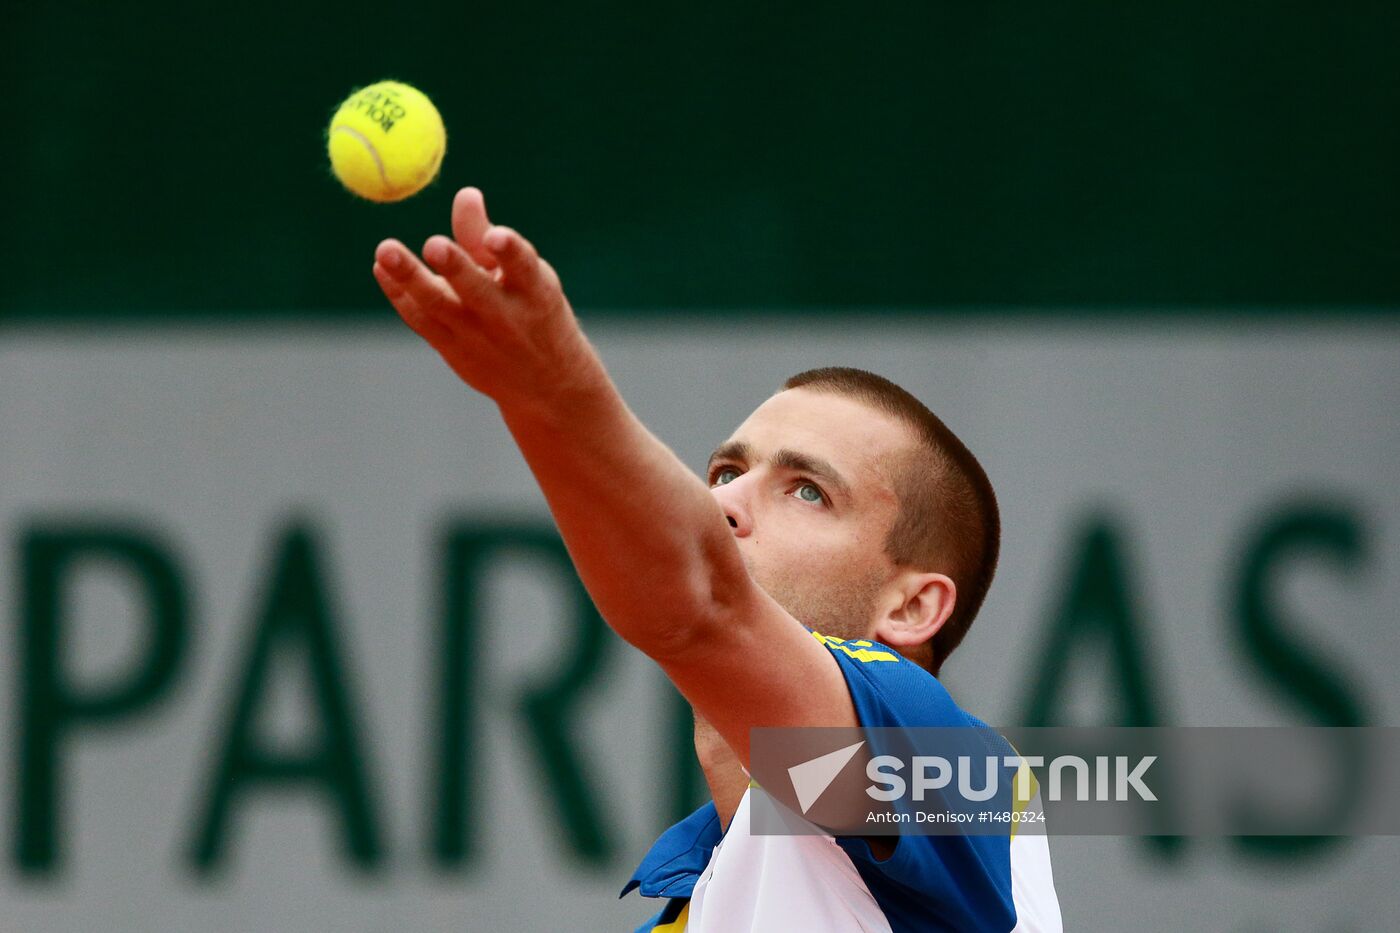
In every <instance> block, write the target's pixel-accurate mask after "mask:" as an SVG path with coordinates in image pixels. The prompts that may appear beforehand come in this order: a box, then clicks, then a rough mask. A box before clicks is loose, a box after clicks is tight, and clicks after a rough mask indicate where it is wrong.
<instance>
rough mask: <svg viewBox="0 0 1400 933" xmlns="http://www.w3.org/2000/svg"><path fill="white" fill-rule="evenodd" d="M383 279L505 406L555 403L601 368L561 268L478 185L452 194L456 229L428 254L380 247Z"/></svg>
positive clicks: (457, 364) (419, 325) (407, 315)
mask: <svg viewBox="0 0 1400 933" xmlns="http://www.w3.org/2000/svg"><path fill="white" fill-rule="evenodd" d="M374 260H375V262H374V277H375V279H376V281H378V282H379V287H380V288H381V289H382V290H383V292H384V295H385V297H387V298H388V299H389V302H390V303H391V304H392V305H393V306H394V309H395V310H396V311H398V313H399V316H400V317H402V318H403V319H404V321H405V322H406V323H407V324H408V326H409V327H411V328H413V329H414V330H415V331H417V332H418V334H419V336H421V337H422V338H423V339H424V340H426V341H427V342H428V343H429V344H431V345H432V347H433V348H434V349H435V350H437V351H438V353H439V354H441V355H442V358H443V359H444V360H446V361H447V363H448V365H450V366H451V367H452V368H453V370H455V371H456V372H457V374H458V375H459V376H461V377H462V379H463V380H465V381H466V382H467V384H468V385H470V386H472V388H474V389H476V390H478V391H480V392H482V393H485V394H486V395H488V396H490V397H491V398H493V399H494V400H495V401H496V402H497V403H498V404H500V405H501V406H502V407H510V406H527V407H537V406H540V405H545V406H548V405H550V404H552V403H553V402H554V401H555V400H556V399H558V398H559V397H560V396H562V395H564V394H567V393H568V392H569V391H570V390H571V389H575V388H577V387H579V386H582V385H586V384H587V383H588V381H589V380H591V379H594V378H596V376H597V374H598V373H599V372H601V364H599V363H598V361H597V356H596V354H594V353H593V351H592V348H590V347H589V346H588V341H587V340H586V339H585V338H584V336H583V332H582V331H581V330H580V329H579V326H578V322H577V320H576V319H575V317H574V312H573V309H572V308H571V307H570V306H569V302H568V300H567V299H566V298H565V297H564V291H563V288H562V287H561V285H560V282H559V276H558V274H557V273H555V271H554V269H553V267H551V266H550V264H549V263H547V262H545V261H544V260H543V259H541V258H540V256H539V253H537V252H536V251H535V247H534V246H532V245H531V244H530V241H529V240H526V239H525V238H524V237H523V236H521V235H520V234H519V233H517V232H516V231H514V230H512V229H510V228H509V227H498V226H493V225H492V224H491V222H490V221H489V220H487V218H486V204H485V200H484V199H483V197H482V194H481V192H480V191H479V190H477V189H476V188H463V189H462V190H461V191H459V192H457V196H456V198H454V199H453V202H452V237H451V238H448V237H446V236H440V235H439V236H433V237H430V238H429V239H428V241H427V242H426V243H425V244H424V245H423V258H422V260H420V259H419V258H418V257H417V256H416V255H414V254H413V252H412V251H411V250H409V249H408V248H407V247H406V246H404V245H403V244H402V243H400V242H399V241H398V240H392V239H391V240H385V241H384V242H382V243H380V244H379V246H378V248H377V249H375V251H374Z"/></svg>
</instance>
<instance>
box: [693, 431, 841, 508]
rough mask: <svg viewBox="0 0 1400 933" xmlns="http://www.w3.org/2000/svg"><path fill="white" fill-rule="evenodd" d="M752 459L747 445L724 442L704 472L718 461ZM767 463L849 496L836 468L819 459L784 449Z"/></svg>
mask: <svg viewBox="0 0 1400 933" xmlns="http://www.w3.org/2000/svg"><path fill="white" fill-rule="evenodd" d="M753 459H754V457H753V448H752V447H750V446H749V445H748V444H746V443H744V442H743V441H725V442H724V443H723V444H720V445H719V446H718V447H716V448H715V452H714V453H712V454H710V462H709V467H708V468H707V470H706V472H709V470H711V469H713V468H714V465H715V464H716V463H717V462H720V461H725V460H733V461H735V462H738V463H749V462H751V461H752V460H753ZM769 462H771V463H772V464H773V466H775V467H781V468H783V469H787V470H792V471H793V472H794V473H806V474H808V475H809V476H813V477H816V478H817V479H820V480H822V481H824V482H825V483H826V484H827V485H829V486H831V487H832V488H833V489H834V490H835V491H836V492H838V493H840V494H841V495H843V496H845V497H847V498H849V497H850V495H851V487H850V486H849V485H848V484H847V483H846V481H845V480H844V479H843V478H842V477H841V474H840V473H839V472H838V471H837V469H836V467H834V466H832V465H831V464H830V463H828V462H827V461H825V460H823V459H822V458H820V457H814V456H812V455H811V454H804V453H802V452H801V451H798V450H792V449H791V448H788V447H784V448H782V449H781V450H779V451H777V452H776V453H775V454H773V456H772V458H771V459H770V461H769Z"/></svg>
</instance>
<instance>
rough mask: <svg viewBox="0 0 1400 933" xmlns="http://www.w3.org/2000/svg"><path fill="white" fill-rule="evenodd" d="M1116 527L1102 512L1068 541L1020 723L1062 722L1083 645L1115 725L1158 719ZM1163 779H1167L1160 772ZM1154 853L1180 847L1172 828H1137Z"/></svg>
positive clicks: (1136, 600)
mask: <svg viewBox="0 0 1400 933" xmlns="http://www.w3.org/2000/svg"><path fill="white" fill-rule="evenodd" d="M1124 539H1125V535H1124V533H1123V532H1122V531H1121V530H1120V529H1119V528H1118V527H1117V526H1116V525H1115V523H1114V522H1113V521H1112V520H1111V519H1110V518H1108V517H1106V516H1094V517H1092V518H1090V519H1089V520H1088V521H1087V522H1085V524H1084V525H1083V528H1082V530H1081V531H1080V532H1079V534H1078V535H1077V536H1076V538H1075V544H1073V545H1071V550H1070V553H1071V554H1072V555H1074V556H1073V557H1072V560H1073V563H1072V564H1071V569H1070V575H1069V580H1068V582H1067V584H1066V586H1065V590H1064V595H1063V596H1062V597H1061V598H1060V602H1059V604H1058V607H1057V608H1056V610H1055V613H1054V615H1053V616H1052V617H1051V619H1050V623H1049V625H1048V626H1047V628H1048V634H1047V635H1046V638H1045V643H1044V644H1045V647H1044V650H1042V651H1041V652H1039V653H1038V654H1036V655H1034V657H1035V658H1036V662H1035V670H1033V671H1032V672H1031V674H1030V682H1031V684H1032V686H1031V692H1030V696H1029V698H1028V701H1027V703H1026V707H1025V713H1024V715H1023V718H1022V722H1023V723H1024V724H1025V725H1027V726H1052V725H1069V723H1067V722H1061V721H1058V720H1060V712H1061V704H1062V703H1063V702H1064V694H1065V690H1066V688H1067V687H1068V686H1069V684H1070V680H1069V673H1070V662H1071V660H1072V659H1073V658H1074V657H1075V656H1076V655H1077V654H1079V653H1080V651H1081V650H1082V649H1085V648H1104V649H1106V651H1105V652H1104V653H1103V654H1101V655H1096V656H1099V657H1105V658H1106V659H1107V664H1106V665H1105V667H1104V675H1105V676H1106V677H1108V678H1110V681H1111V684H1112V686H1113V687H1115V688H1116V692H1117V694H1118V696H1119V697H1120V702H1121V711H1120V713H1119V718H1118V721H1117V722H1114V723H1111V724H1112V725H1118V726H1160V725H1163V724H1164V723H1163V721H1162V712H1161V710H1162V701H1161V698H1160V696H1159V694H1158V692H1157V689H1156V685H1155V684H1154V683H1153V681H1152V676H1151V671H1152V664H1151V663H1150V660H1149V659H1150V657H1151V655H1150V654H1149V648H1148V646H1147V631H1148V626H1147V623H1146V620H1145V618H1144V617H1143V616H1142V614H1141V608H1140V606H1141V603H1142V600H1141V596H1140V592H1139V590H1138V588H1137V587H1136V586H1134V585H1133V581H1132V579H1131V578H1130V576H1129V573H1128V562H1127V557H1126V551H1127V546H1126V544H1125V543H1124ZM1162 779H1163V780H1170V777H1169V776H1167V775H1164V776H1163V778H1162ZM1143 839H1144V841H1145V842H1146V844H1147V845H1148V846H1149V847H1151V850H1152V851H1153V852H1155V853H1156V854H1157V855H1161V856H1167V857H1172V858H1175V857H1177V856H1179V855H1180V854H1181V849H1182V844H1183V840H1182V837H1180V836H1144V837H1143Z"/></svg>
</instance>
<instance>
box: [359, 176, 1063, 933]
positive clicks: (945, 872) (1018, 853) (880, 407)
mask: <svg viewBox="0 0 1400 933" xmlns="http://www.w3.org/2000/svg"><path fill="white" fill-rule="evenodd" d="M374 276H375V278H376V280H377V281H378V282H379V285H380V287H381V288H382V289H383V291H384V294H385V295H386V296H387V297H388V299H389V301H390V302H391V303H392V304H393V306H394V308H395V309H396V310H397V311H398V313H399V314H400V315H401V316H402V317H403V319H404V321H405V322H407V323H408V325H409V326H410V327H412V328H413V329H414V330H415V331H416V332H417V333H418V334H419V335H421V336H422V337H423V338H424V339H425V340H426V341H427V342H428V343H429V344H430V345H431V346H432V347H433V348H434V349H435V350H437V351H438V353H439V354H440V355H441V356H442V357H443V359H444V360H445V361H446V362H447V364H448V365H449V366H451V367H452V369H453V370H454V371H455V372H456V373H457V374H458V375H459V376H460V377H461V378H462V379H463V380H464V381H465V382H466V383H467V384H468V385H470V386H471V387H472V388H474V389H476V390H477V391H479V392H482V393H483V394H485V395H486V396H488V397H489V398H491V399H492V400H493V401H494V402H495V403H496V405H497V406H498V407H499V409H500V412H501V417H502V418H503V419H504V421H505V424H506V426H507V428H508V429H509V430H510V432H511V435H512V436H513V437H514V439H515V442H516V444H517V445H518V446H519V448H520V451H521V453H522V454H523V455H524V457H525V460H526V461H527V463H528V464H529V466H530V469H531V470H532V471H533V473H534V476H535V478H536V480H537V481H538V483H539V486H540V489H541V490H542V491H543V492H544V495H545V498H546V500H547V501H548V503H549V507H550V510H551V512H552V513H553V515H554V519H555V521H556V522H557V523H558V526H559V530H560V532H561V534H562V535H563V539H564V542H565V544H566V545H567V546H568V549H569V553H570V555H571V556H572V558H573V561H574V564H575V566H576V568H577V570H578V573H579V576H580V578H581V579H582V580H583V583H584V585H585V586H586V587H587V589H588V592H589V593H590V595H591V596H592V598H593V600H594V602H595V603H596V604H597V607H598V609H599V610H600V612H601V613H602V615H603V618H605V619H606V620H607V622H608V624H609V625H611V626H612V628H613V629H614V630H615V631H616V632H617V633H618V634H619V635H620V636H622V638H624V639H625V640H626V641H628V642H630V643H631V644H632V645H634V646H635V647H637V648H638V649H639V650H641V651H642V652H644V653H645V654H647V655H648V656H649V657H650V658H652V659H653V660H654V661H656V663H657V664H659V665H660V666H661V668H662V670H664V671H665V672H666V674H667V676H668V677H669V678H670V679H671V681H672V682H673V683H674V684H675V685H676V687H677V688H678V689H679V690H680V691H681V693H682V694H684V696H685V697H686V698H687V699H688V700H689V701H690V703H691V705H692V706H693V707H694V709H695V711H696V750H697V753H698V754H699V756H700V760H701V764H702V766H703V767H704V770H705V775H706V778H707V780H708V783H709V785H710V789H711V792H712V796H713V798H714V799H713V802H712V803H710V804H707V805H706V806H705V807H702V808H701V809H700V810H698V811H697V812H696V813H694V814H693V815H692V816H690V817H689V818H687V819H686V820H684V821H682V822H681V823H679V824H677V825H676V826H674V827H672V828H671V829H670V830H668V831H667V832H666V833H665V834H663V835H662V836H661V838H660V839H659V840H658V841H657V843H656V845H655V846H654V847H653V848H652V850H651V852H649V853H648V855H647V856H646V858H645V859H644V860H643V862H642V865H641V867H640V868H639V869H638V871H637V874H636V875H635V877H634V878H633V879H632V881H631V883H630V884H629V885H628V886H627V888H626V889H624V893H627V891H629V890H631V889H633V888H640V891H641V894H642V895H644V896H647V897H654V898H660V899H662V900H661V902H660V910H659V912H657V914H656V916H654V917H653V918H652V919H651V920H649V921H648V922H647V923H645V924H644V925H643V926H642V927H641V928H640V929H642V930H664V931H672V933H675V931H681V930H685V931H689V933H712V931H715V933H736V931H744V930H757V931H788V930H792V931H804V933H823V931H850V930H879V931H886V930H889V931H905V930H959V931H984V930H985V931H992V930H997V931H1007V930H1025V931H1032V930H1034V931H1052V930H1056V931H1057V930H1059V929H1060V915H1059V907H1058V903H1057V900H1056V896H1055V891H1054V887H1053V882H1052V877H1051V871H1050V861H1049V850H1048V847H1047V844H1046V839H1045V837H1044V836H1043V835H1039V836H1032V835H1028V834H1024V833H1022V834H1018V835H1016V836H1015V837H1011V836H1009V835H1003V836H956V835H954V836H947V835H945V836H925V835H901V836H895V837H885V838H880V837H870V838H862V837H855V836H852V837H844V836H843V837H839V838H838V837H832V836H828V835H815V836H810V835H809V836H762V835H752V834H750V833H749V820H748V814H747V809H748V806H749V801H750V796H751V791H750V790H749V780H748V776H747V774H746V770H745V769H746V768H747V767H748V764H749V730H750V729H751V728H753V727H757V726H778V727H802V726H846V727H867V728H868V727H883V726H898V727H910V726H966V725H980V721H978V720H976V719H975V718H974V717H972V716H970V715H969V714H967V713H965V712H964V711H963V710H962V709H960V708H959V707H958V706H957V704H956V703H954V702H953V700H952V698H951V697H950V696H949V695H948V692H947V691H946V690H945V689H944V688H943V686H942V685H941V684H940V682H939V681H938V679H937V677H936V674H937V673H938V671H939V669H940V666H941V665H942V664H943V662H944V661H945V660H946V659H947V657H948V655H949V654H950V653H951V652H952V651H953V649H954V648H956V647H957V645H958V643H959V642H960V641H961V640H962V638H963V636H964V635H965V634H966V632H967V630H968V626H970V625H971V624H972V620H973V618H974V616H975V615H976V613H977V610H978V607H979V606H980V605H981V603H982V599H983V597H984V595H985V594H986V592H987V588H988V586H989V585H990V583H991V579H992V574H993V571H994V570H995V567H996V560H997V553H998V547H999V535H1000V528H999V521H998V517H997V508H996V501H995V498H994V496H993V493H992V488H991V485H990V484H989V483H988V481H987V478H986V475H985V474H984V473H983V471H982V469H981V467H980V466H979V465H978V463H977V461H976V460H975V459H974V458H973V456H972V454H971V453H969V452H968V450H967V449H966V447H964V446H963V444H962V443H961V442H960V441H959V440H958V439H957V438H956V437H955V436H954V435H953V433H952V432H951V431H949V430H948V429H947V427H945V426H944V425H943V423H942V422H941V421H939V419H938V418H936V417H935V416H934V415H933V414H932V413H930V412H929V411H928V409H926V408H925V407H924V406H923V405H922V404H920V403H919V402H918V401H917V400H916V399H914V398H913V396H911V395H909V394H908V393H907V392H905V391H904V390H903V389H900V388H898V387H897V386H895V385H893V384H892V383H890V382H888V381H886V380H884V379H882V378H880V377H878V376H875V375H872V374H870V373H865V372H861V371H859V370H851V369H822V370H813V371H810V372H806V373H802V374H800V375H797V376H794V377H792V378H791V379H789V380H788V381H787V383H786V385H785V386H784V387H783V389H782V390H781V391H779V392H778V393H777V394H775V395H773V396H772V397H771V398H769V399H767V400H766V401H765V402H763V404H761V405H760V406H759V407H758V408H757V410H755V411H754V412H753V414H751V415H750V416H749V418H748V419H747V420H746V421H744V422H743V424H741V425H740V426H739V427H738V429H737V430H736V431H735V432H734V434H733V435H732V436H731V437H730V438H728V439H727V440H725V441H724V443H722V444H721V445H720V446H719V447H718V449H716V451H715V453H714V455H713V456H712V458H711V460H710V464H709V470H708V477H707V480H708V481H701V480H700V479H698V478H697V477H696V476H695V475H694V474H693V473H692V472H691V471H690V470H688V469H687V468H686V467H685V465H684V464H682V463H681V461H680V460H679V459H677V457H676V456H675V455H674V454H673V453H672V452H671V451H670V450H669V449H668V448H667V447H666V446H665V445H664V444H662V443H661V442H660V441H659V440H657V438H656V437H654V436H653V435H652V434H651V433H650V432H649V431H648V430H647V429H646V427H645V426H644V425H643V424H642V423H641V422H640V421H639V420H638V419H637V418H636V416H635V415H633V414H632V412H631V411H630V410H628V408H627V405H626V403H625V402H624V401H623V399H622V397H621V396H620V395H619V394H618V391H617V389H616V388H615V387H614V385H613V384H612V381H611V380H610V379H609V377H608V374H607V372H606V371H605V370H604V368H603V364H602V362H601V361H600V360H599V357H598V354H597V353H596V352H595V351H594V349H593V347H592V346H590V344H589V342H588V340H587V339H586V337H585V336H584V334H583V331H582V330H581V329H580V328H579V325H578V322H577V320H576V319H575V317H574V313H573V310H572V308H571V307H570V306H569V302H568V300H567V299H566V298H565V297H564V292H563V290H562V288H561V285H560V281H559V276H558V275H557V274H556V273H555V271H554V269H553V268H552V267H551V266H550V265H549V263H547V262H546V261H544V260H543V259H541V258H540V257H539V255H538V254H537V253H536V251H535V248H534V247H533V246H532V245H531V244H530V243H529V242H528V241H527V240H526V239H524V238H523V237H522V236H521V235H520V234H519V233H517V232H516V231H514V230H512V229H510V228H507V227H502V226H495V225H493V224H492V223H491V222H490V221H489V220H488V219H487V215H486V209H485V204H484V201H483V198H482V195H481V192H480V191H478V190H476V189H474V188H465V189H463V190H462V191H460V192H458V194H457V196H456V198H455V200H454V202H453V206H452V236H451V237H448V236H434V237H432V238H430V239H429V240H428V241H427V243H426V244H425V245H424V247H423V251H422V258H421V260H420V258H419V257H418V256H416V255H415V254H414V253H413V252H412V251H410V250H408V249H407V248H406V247H405V246H404V245H403V244H402V243H400V242H398V241H396V240H386V241H384V242H383V243H381V244H379V246H378V248H377V249H376V251H375V263H374Z"/></svg>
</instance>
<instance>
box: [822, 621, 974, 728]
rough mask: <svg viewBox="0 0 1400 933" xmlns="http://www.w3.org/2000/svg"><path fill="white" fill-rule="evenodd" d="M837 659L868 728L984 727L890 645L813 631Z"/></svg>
mask: <svg viewBox="0 0 1400 933" xmlns="http://www.w3.org/2000/svg"><path fill="white" fill-rule="evenodd" d="M812 637H813V638H815V639H816V640H817V641H819V642H820V643H821V644H822V645H824V646H825V647H826V649H827V651H829V652H830V653H831V656H832V657H833V658H835V659H836V663H837V665H838V666H839V667H840V668H841V674H842V676H844V677H845V679H846V687H847V689H848V690H850V693H851V699H852V700H853V701H854V703H855V707H856V715H857V717H858V719H859V720H860V724H861V725H862V726H867V727H875V726H966V725H977V724H980V723H978V721H977V720H976V719H974V718H973V717H972V716H970V715H969V714H968V713H966V712H965V711H964V710H963V709H962V708H961V707H959V706H958V704H957V703H956V702H954V700H953V698H952V696H951V695H950V694H949V693H948V690H947V688H945V687H944V686H943V684H942V682H940V681H939V679H938V678H937V677H935V676H933V675H932V674H930V673H929V672H928V671H926V670H924V669H923V668H922V667H920V666H919V665H918V664H916V663H915V662H913V661H911V660H909V659H908V658H906V657H904V656H903V655H901V654H900V653H899V652H898V651H896V650H895V649H894V648H892V647H890V646H889V645H886V644H882V643H881V642H878V641H868V640H865V639H860V640H848V639H844V638H836V637H835V636H832V635H823V634H821V633H820V632H813V633H812Z"/></svg>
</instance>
